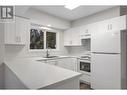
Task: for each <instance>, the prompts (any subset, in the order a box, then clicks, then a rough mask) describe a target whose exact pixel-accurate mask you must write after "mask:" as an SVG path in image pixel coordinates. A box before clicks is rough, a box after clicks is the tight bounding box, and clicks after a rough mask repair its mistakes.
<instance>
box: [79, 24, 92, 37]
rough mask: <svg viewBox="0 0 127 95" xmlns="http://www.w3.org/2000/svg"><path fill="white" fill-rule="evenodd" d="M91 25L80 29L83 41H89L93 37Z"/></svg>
mask: <svg viewBox="0 0 127 95" xmlns="http://www.w3.org/2000/svg"><path fill="white" fill-rule="evenodd" d="M91 27H92V26H91V25H85V26H81V27H80V38H81V39H88V38H90V35H91V31H90V29H91Z"/></svg>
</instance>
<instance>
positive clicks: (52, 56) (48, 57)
mask: <svg viewBox="0 0 127 95" xmlns="http://www.w3.org/2000/svg"><path fill="white" fill-rule="evenodd" d="M56 57H59V56H48V57H44V58H56Z"/></svg>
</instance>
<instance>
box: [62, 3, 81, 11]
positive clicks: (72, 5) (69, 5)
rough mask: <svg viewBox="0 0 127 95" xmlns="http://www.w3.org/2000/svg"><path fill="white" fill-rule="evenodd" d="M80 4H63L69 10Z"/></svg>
mask: <svg viewBox="0 0 127 95" xmlns="http://www.w3.org/2000/svg"><path fill="white" fill-rule="evenodd" d="M79 6H80V5H76V4H68V5H65V6H64V7H65V8H67V9H69V10H73V9H75V8H77V7H79Z"/></svg>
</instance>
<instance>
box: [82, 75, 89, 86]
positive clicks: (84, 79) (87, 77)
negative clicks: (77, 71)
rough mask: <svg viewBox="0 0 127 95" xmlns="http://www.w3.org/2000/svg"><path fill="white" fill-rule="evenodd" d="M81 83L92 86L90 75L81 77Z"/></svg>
mask: <svg viewBox="0 0 127 95" xmlns="http://www.w3.org/2000/svg"><path fill="white" fill-rule="evenodd" d="M80 81H83V82H85V83H87V84H90V82H91V79H90V75H87V74H83V75H82V76H81V77H80Z"/></svg>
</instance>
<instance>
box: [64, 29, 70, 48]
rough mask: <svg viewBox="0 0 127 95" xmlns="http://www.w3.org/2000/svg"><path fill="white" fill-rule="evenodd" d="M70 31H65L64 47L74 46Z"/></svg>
mask: <svg viewBox="0 0 127 95" xmlns="http://www.w3.org/2000/svg"><path fill="white" fill-rule="evenodd" d="M71 36H72V35H71V32H70V30H67V31H64V46H70V45H72V37H71Z"/></svg>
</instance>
